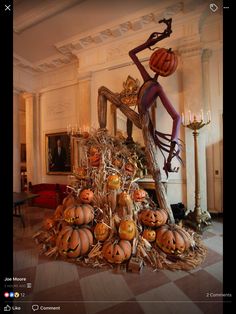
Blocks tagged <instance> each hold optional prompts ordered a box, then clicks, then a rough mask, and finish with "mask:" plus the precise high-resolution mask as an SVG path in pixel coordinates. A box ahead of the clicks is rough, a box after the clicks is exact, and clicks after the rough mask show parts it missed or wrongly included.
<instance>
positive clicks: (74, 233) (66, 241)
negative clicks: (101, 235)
mask: <svg viewBox="0 0 236 314" xmlns="http://www.w3.org/2000/svg"><path fill="white" fill-rule="evenodd" d="M92 244H93V234H92V232H91V231H90V230H89V229H88V228H80V229H77V228H76V227H74V226H66V227H64V228H63V229H62V230H61V231H60V233H59V234H58V237H57V240H56V246H57V247H58V251H59V253H60V254H61V255H62V256H66V257H74V258H75V257H79V256H83V255H85V254H86V253H87V252H88V251H89V249H90V247H91V245H92Z"/></svg>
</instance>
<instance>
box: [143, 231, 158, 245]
mask: <svg viewBox="0 0 236 314" xmlns="http://www.w3.org/2000/svg"><path fill="white" fill-rule="evenodd" d="M143 238H144V239H146V240H148V242H154V241H155V239H156V231H155V230H152V229H145V230H144V231H143Z"/></svg>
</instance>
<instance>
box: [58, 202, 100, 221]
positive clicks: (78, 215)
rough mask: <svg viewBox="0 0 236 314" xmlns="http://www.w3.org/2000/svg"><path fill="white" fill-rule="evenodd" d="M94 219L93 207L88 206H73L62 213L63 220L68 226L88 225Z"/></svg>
mask: <svg viewBox="0 0 236 314" xmlns="http://www.w3.org/2000/svg"><path fill="white" fill-rule="evenodd" d="M93 218H94V211H93V207H92V206H90V205H89V204H82V205H75V206H72V207H69V208H67V209H66V210H65V211H64V220H65V221H66V222H68V223H69V224H74V225H83V224H88V223H89V222H90V221H92V220H93Z"/></svg>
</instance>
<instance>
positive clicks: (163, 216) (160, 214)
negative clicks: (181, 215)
mask: <svg viewBox="0 0 236 314" xmlns="http://www.w3.org/2000/svg"><path fill="white" fill-rule="evenodd" d="M167 218H168V216H167V213H166V211H165V210H164V209H159V210H153V209H145V210H142V211H141V212H140V213H139V220H140V221H141V223H142V224H143V225H144V226H149V227H159V226H161V225H164V224H165V223H166V221H167Z"/></svg>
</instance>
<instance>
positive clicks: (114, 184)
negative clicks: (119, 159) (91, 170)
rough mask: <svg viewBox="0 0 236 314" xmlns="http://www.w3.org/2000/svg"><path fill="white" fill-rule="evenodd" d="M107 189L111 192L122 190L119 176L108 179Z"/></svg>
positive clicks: (111, 176)
mask: <svg viewBox="0 0 236 314" xmlns="http://www.w3.org/2000/svg"><path fill="white" fill-rule="evenodd" d="M107 187H108V189H109V190H118V189H119V188H120V177H119V176H118V175H117V174H111V175H109V176H108V178H107Z"/></svg>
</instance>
